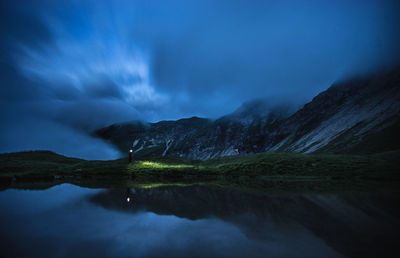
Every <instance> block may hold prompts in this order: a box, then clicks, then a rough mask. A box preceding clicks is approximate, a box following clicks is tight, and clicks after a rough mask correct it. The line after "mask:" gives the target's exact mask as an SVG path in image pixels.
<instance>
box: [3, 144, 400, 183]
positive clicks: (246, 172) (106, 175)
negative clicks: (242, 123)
mask: <svg viewBox="0 0 400 258" xmlns="http://www.w3.org/2000/svg"><path fill="white" fill-rule="evenodd" d="M399 168H400V151H392V152H387V153H381V154H375V155H365V156H357V155H308V154H296V153H260V154H255V155H248V156H235V157H225V158H218V159H213V160H207V161H198V160H184V159H179V158H150V159H141V160H135V161H134V162H132V163H130V164H128V162H127V159H118V160H112V161H86V160H82V159H75V158H67V157H64V156H61V155H58V154H56V153H53V152H49V151H33V152H20V153H9V154H1V155H0V185H1V186H2V187H3V188H8V187H27V188H29V184H36V185H40V186H41V185H46V183H47V184H49V185H53V184H57V183H63V182H70V183H74V184H79V185H84V186H90V187H108V186H118V187H119V186H121V187H125V186H132V185H150V186H155V185H160V184H171V183H172V184H193V183H206V184H216V185H225V186H230V187H246V188H254V189H280V188H290V189H299V190H307V189H308V190H310V189H311V190H313V189H314V190H315V189H316V190H323V189H344V188H347V189H352V188H354V189H355V188H360V187H362V185H365V182H368V185H376V186H377V187H378V188H379V187H380V185H382V184H383V183H385V184H386V183H387V184H390V185H393V184H394V185H396V187H397V182H399V178H400V177H399V175H400V174H399Z"/></svg>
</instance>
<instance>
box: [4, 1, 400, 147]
mask: <svg viewBox="0 0 400 258" xmlns="http://www.w3.org/2000/svg"><path fill="white" fill-rule="evenodd" d="M0 1H1V6H0V8H1V9H0V19H1V24H0V29H1V31H0V36H1V41H0V76H1V81H0V83H1V85H0V94H1V95H0V101H1V104H0V105H1V113H0V123H1V124H2V129H1V135H0V144H1V145H0V151H13V150H20V149H32V148H50V149H54V150H57V151H59V150H61V149H62V148H64V147H60V146H64V145H66V144H67V143H66V142H67V140H65V139H66V138H67V139H71V138H74V139H75V140H76V141H77V142H76V144H75V145H73V146H72V147H71V148H72V149H80V147H78V146H80V143H81V142H82V141H83V140H82V139H83V138H85V139H86V136H85V135H84V134H82V132H88V131H91V130H93V129H96V128H99V127H102V126H105V125H108V124H110V123H114V122H122V121H127V120H135V119H142V120H147V121H157V120H161V119H177V118H180V117H188V116H194V115H197V116H203V117H212V118H215V117H218V116H221V115H224V114H226V113H229V112H231V111H233V110H234V109H236V108H237V107H238V106H240V104H241V103H242V102H244V101H247V100H251V99H254V98H260V97H269V98H275V99H277V98H278V99H284V100H285V101H286V102H287V101H288V100H289V101H292V102H294V103H299V102H300V103H302V102H304V101H307V100H310V99H311V98H312V97H313V96H315V95H316V94H317V93H318V92H320V91H322V90H324V89H326V88H328V87H329V86H330V85H331V84H332V83H333V82H334V81H336V80H339V79H343V78H345V77H349V76H354V75H357V74H363V73H367V72H370V71H374V70H376V69H379V68H384V67H387V66H390V65H393V64H394V63H396V62H398V60H399V59H400V58H399V46H400V28H399V24H400V17H399V13H400V3H399V1H389V0H387V1H385V0H363V1H355V0H354V1H351V0H332V1H328V0H319V1H299V0H293V1H282V0H279V1H267V0H265V1H256V0H254V1H244V0H242V1H240V0H237V1H228V0H221V1H218V0H213V1H211V0H210V1H207V0H203V1H195V0H193V1H190V0H182V1H168V0H159V1H154V0H146V1H101V0H92V1H73V0H72V1H71V0H68V1H67V0H65V1H50V0H37V1H34V0H32V1H16V0H14V1H3V0H0ZM75 134H78V135H79V136H76V137H75V136H74V135H75ZM21 135H25V136H24V137H21ZM79 137H82V139H79ZM90 141H94V142H96V144H100V145H99V146H103V143H101V142H97V140H94V139H90ZM94 142H91V145H92V146H96V144H95V143H94ZM71 148H69V149H71ZM67 149H68V148H67ZM104 149H106V147H104ZM61 152H62V151H61ZM65 153H68V151H66V152H65ZM74 155H75V154H74ZM76 155H80V154H79V153H78V154H76ZM107 155H108V154H107Z"/></svg>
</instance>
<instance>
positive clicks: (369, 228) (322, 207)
mask: <svg viewBox="0 0 400 258" xmlns="http://www.w3.org/2000/svg"><path fill="white" fill-rule="evenodd" d="M131 191H132V190H130V189H128V190H127V192H128V193H131ZM133 191H134V197H135V205H126V203H124V202H122V201H121V196H123V194H122V191H121V190H117V189H113V190H108V191H105V192H101V193H99V194H97V195H94V196H92V197H91V201H92V202H93V203H96V204H98V205H101V206H102V207H104V208H106V209H111V210H118V211H123V212H129V213H139V212H152V213H156V214H159V215H174V216H176V217H180V218H185V219H190V220H201V219H208V218H217V219H220V220H222V221H225V222H227V223H229V224H232V225H235V226H236V227H238V228H239V229H240V230H241V231H242V232H243V233H244V234H245V235H246V236H247V237H248V238H249V239H253V240H256V241H264V242H268V241H271V240H272V239H274V237H275V236H276V235H275V234H280V233H282V232H285V233H286V234H291V235H297V236H298V237H302V238H304V239H306V238H307V237H305V235H312V236H315V237H317V238H319V239H321V240H322V241H323V244H327V245H328V246H329V247H331V248H332V249H333V250H334V251H337V252H338V253H341V254H344V255H346V256H354V257H358V256H359V257H376V256H380V255H381V254H383V253H384V254H386V255H389V254H390V253H391V252H394V250H396V248H395V247H396V245H397V244H398V240H397V239H398V237H399V236H400V234H399V233H398V232H399V231H398V229H400V224H399V220H398V218H399V214H400V212H399V209H398V205H397V201H398V198H397V197H393V196H391V197H390V198H388V196H385V197H383V196H371V195H360V194H352V195H351V194H347V195H342V196H338V195H334V194H332V195H296V196H293V195H284V196H282V195H281V196H279V195H276V196H265V195H255V194H249V193H243V192H239V191H235V190H227V189H221V188H215V187H205V186H190V187H160V188H151V189H133ZM130 196H132V195H130ZM304 239H303V240H304ZM306 246H307V244H306ZM314 248H315V249H314V251H316V250H317V249H318V248H317V247H316V246H314ZM303 251H305V252H307V250H303ZM308 251H310V250H308ZM325 257H326V256H325Z"/></svg>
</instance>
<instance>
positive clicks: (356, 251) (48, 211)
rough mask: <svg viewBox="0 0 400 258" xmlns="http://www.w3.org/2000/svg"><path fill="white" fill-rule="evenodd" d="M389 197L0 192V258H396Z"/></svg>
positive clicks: (207, 191)
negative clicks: (342, 257)
mask: <svg viewBox="0 0 400 258" xmlns="http://www.w3.org/2000/svg"><path fill="white" fill-rule="evenodd" d="M128 198H129V201H128ZM396 199H397V198H394V197H392V198H387V197H384V196H380V197H379V196H367V195H345V196H338V195H296V196H289V195H284V196H282V195H275V196H271V195H268V196H265V195H255V194H250V193H243V192H239V191H234V190H227V189H221V188H215V187H204V186H191V187H161V188H152V189H139V188H130V189H129V188H128V189H109V190H92V189H85V188H80V187H76V186H72V185H61V186H56V187H53V188H51V189H48V190H45V191H20V190H7V191H3V192H0V211H1V213H0V257H3V256H4V257H132V256H134V257H135V256H136V257H137V256H139V257H227V256H228V257H341V256H349V257H382V256H385V257H390V256H391V255H393V257H396V256H398V255H396V252H395V251H397V250H396V247H397V246H396V244H397V243H398V239H399V238H398V237H399V233H398V232H399V228H400V227H399V221H398V215H399V210H398V208H397V203H398V202H397V201H398V200H396ZM28 200H29V201H28ZM397 254H398V252H397Z"/></svg>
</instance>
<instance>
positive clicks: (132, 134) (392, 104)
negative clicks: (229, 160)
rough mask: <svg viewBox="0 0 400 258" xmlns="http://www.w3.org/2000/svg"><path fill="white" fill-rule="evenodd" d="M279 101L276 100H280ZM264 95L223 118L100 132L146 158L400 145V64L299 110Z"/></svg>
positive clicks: (377, 148) (340, 85)
mask: <svg viewBox="0 0 400 258" xmlns="http://www.w3.org/2000/svg"><path fill="white" fill-rule="evenodd" d="M275 102H276V101H275ZM293 111H294V110H293V108H291V107H290V106H288V105H278V104H276V103H272V102H271V101H267V100H257V101H253V102H248V103H245V104H243V105H242V107H240V108H239V109H238V110H237V111H235V112H234V113H232V114H230V115H227V116H224V117H222V118H220V119H217V120H215V121H211V120H209V119H203V118H197V117H193V118H188V119H180V120H177V121H161V122H158V123H142V122H137V123H130V124H117V125H112V126H109V127H106V128H103V129H100V130H98V131H97V132H96V134H97V135H98V136H99V137H101V138H104V139H106V140H109V141H110V142H112V143H113V144H115V145H116V146H118V147H119V148H120V149H121V150H122V151H124V152H125V151H126V150H128V149H129V148H132V149H133V151H134V154H135V156H136V157H139V156H152V155H153V156H161V155H163V156H164V155H167V156H178V157H185V158H194V159H209V158H213V157H220V156H230V155H238V154H249V153H257V152H263V151H294V152H305V153H311V152H327V153H377V152H383V151H390V150H395V149H399V148H400V138H399V137H398V133H397V131H398V130H399V127H400V117H399V112H400V68H398V69H397V70H394V71H392V72H389V73H382V74H379V75H375V76H370V77H368V78H361V79H360V78H359V79H353V80H349V81H347V82H342V83H336V84H335V85H333V86H331V87H330V88H329V89H327V90H326V91H324V92H321V93H320V94H318V95H317V96H316V97H315V98H314V99H313V100H312V101H311V102H309V103H308V104H306V105H304V107H302V108H301V109H299V110H298V111H297V112H293Z"/></svg>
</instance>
